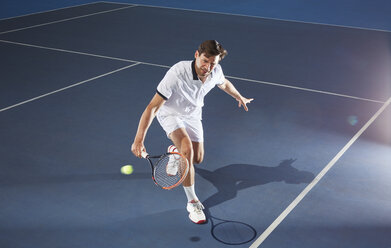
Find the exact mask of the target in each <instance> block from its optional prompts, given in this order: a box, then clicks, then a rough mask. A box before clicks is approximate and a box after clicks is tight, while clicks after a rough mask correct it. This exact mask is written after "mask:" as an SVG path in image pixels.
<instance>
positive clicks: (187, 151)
mask: <svg viewBox="0 0 391 248" xmlns="http://www.w3.org/2000/svg"><path fill="white" fill-rule="evenodd" d="M180 152H181V153H182V155H183V156H185V157H186V158H187V159H189V158H192V159H193V157H194V152H193V147H192V145H191V143H190V144H187V145H182V147H181V150H180ZM190 162H192V161H190Z"/></svg>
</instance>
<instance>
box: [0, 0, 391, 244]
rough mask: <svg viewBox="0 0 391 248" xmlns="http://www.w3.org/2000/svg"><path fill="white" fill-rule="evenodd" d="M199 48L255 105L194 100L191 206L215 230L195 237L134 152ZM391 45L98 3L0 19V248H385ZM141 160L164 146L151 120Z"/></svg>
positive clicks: (178, 204) (367, 35)
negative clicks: (163, 96)
mask: <svg viewBox="0 0 391 248" xmlns="http://www.w3.org/2000/svg"><path fill="white" fill-rule="evenodd" d="M206 39H216V40H218V41H220V42H221V43H222V44H223V46H224V47H225V48H226V49H227V50H228V53H229V54H228V56H227V58H225V59H224V60H223V61H222V62H221V65H222V67H223V70H224V73H225V75H226V77H227V78H228V79H229V80H230V81H231V82H233V84H234V85H235V86H236V88H237V89H238V90H239V91H240V92H241V93H242V95H243V96H245V97H250V98H255V100H254V101H253V102H252V103H251V104H249V105H248V107H249V112H245V111H243V109H239V108H238V107H237V103H236V101H235V100H234V99H232V98H231V97H230V96H228V95H226V94H225V93H224V92H222V91H221V90H219V89H218V88H216V89H214V90H212V91H211V92H210V93H209V94H208V95H207V97H206V98H205V107H204V109H203V124H204V131H205V150H206V153H205V159H204V162H203V163H202V164H200V165H196V173H197V175H196V190H197V194H198V196H199V197H200V199H201V200H202V201H203V203H204V205H205V207H206V208H207V209H206V212H207V213H208V215H211V216H213V217H214V218H213V221H209V222H208V223H207V224H204V225H195V224H193V223H191V222H190V221H189V220H188V217H187V212H186V209H185V205H186V198H185V194H184V192H183V190H182V189H181V188H177V189H174V190H171V191H164V190H161V189H159V188H158V187H156V186H155V185H154V184H153V183H152V180H151V178H150V168H149V165H148V164H147V163H146V161H143V160H141V159H138V158H136V157H134V156H133V155H132V154H131V152H130V144H131V143H132V141H133V138H134V135H135V132H136V130H137V125H138V120H139V117H140V115H141V113H142V111H143V110H144V108H145V107H146V105H147V104H148V103H149V101H150V99H151V98H152V96H153V95H154V94H155V91H156V86H157V84H158V83H159V81H160V80H161V78H162V77H163V76H164V74H165V72H166V71H167V69H168V68H169V67H170V66H171V65H173V64H175V63H176V62H178V61H180V60H192V59H193V56H194V52H195V50H196V48H197V46H198V45H199V43H200V42H202V41H203V40H206ZM390 44H391V33H389V32H383V31H375V30H367V29H358V28H347V27H337V26H327V25H318V24H310V23H299V22H291V21H282V20H272V19H263V18H254V17H246V16H237V15H228V14H213V13H208V12H201V11H188V10H179V9H170V8H157V7H148V6H137V5H129V4H120V3H109V2H98V3H92V4H87V5H81V6H75V7H72V8H65V9H59V10H55V11H51V12H43V13H39V14H35V15H28V16H22V17H18V18H10V19H4V20H0V51H1V55H2V56H1V57H2V59H1V62H0V63H1V67H0V72H1V76H0V77H1V83H0V140H1V149H0V163H1V164H0V166H1V170H0V199H1V205H0V246H1V247H13V248H14V247H84V248H85V247H94V248H96V247H250V246H251V247H266V248H267V247H279V248H282V247H290V248H291V247H300V248H310V247H318V248H319V247H344V248H346V247H355V248H357V247H384V248H389V247H391V236H390V235H389V234H390V232H391V214H390V209H391V193H390V191H389V188H390V187H391V170H390V165H391V129H390V126H391V107H390V101H391V71H390V68H391V52H390V49H391V47H390ZM145 145H146V147H147V150H148V151H149V153H154V154H159V153H162V152H164V151H165V149H166V147H167V146H168V145H170V141H169V140H168V139H167V137H166V136H165V134H164V132H163V130H162V129H161V127H160V126H159V124H158V123H157V121H156V120H155V121H154V122H153V124H152V126H151V127H150V129H149V132H148V136H147V139H146V142H145ZM126 164H132V165H133V166H134V169H135V171H134V173H133V174H131V175H127V176H126V175H122V174H121V173H120V167H121V166H123V165H126ZM218 219H220V220H225V221H226V222H224V224H218V223H220V222H221V221H219V220H218ZM212 226H215V232H214V233H213V234H212V232H211V228H212Z"/></svg>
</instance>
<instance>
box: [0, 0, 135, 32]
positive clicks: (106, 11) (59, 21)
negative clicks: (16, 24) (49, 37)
mask: <svg viewBox="0 0 391 248" xmlns="http://www.w3.org/2000/svg"><path fill="white" fill-rule="evenodd" d="M133 7H136V6H135V5H130V6H125V7H121V8H116V9H111V10H105V11H99V12H96V13H92V14H87V15H81V16H75V17H71V18H66V19H62V20H57V21H52V22H47V23H41V24H37V25H32V26H28V27H23V28H17V29H12V30H7V31H4V32H0V35H2V34H7V33H12V32H17V31H21V30H26V29H31V28H36V27H42V26H47V25H51V24H55V23H61V22H65V21H71V20H75V19H80V18H84V17H89V16H94V15H100V14H105V13H110V12H114V11H119V10H123V9H129V8H133Z"/></svg>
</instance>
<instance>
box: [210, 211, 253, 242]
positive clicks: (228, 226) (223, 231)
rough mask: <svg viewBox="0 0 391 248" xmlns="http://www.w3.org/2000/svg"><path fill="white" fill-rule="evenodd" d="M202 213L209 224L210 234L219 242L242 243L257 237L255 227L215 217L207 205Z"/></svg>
mask: <svg viewBox="0 0 391 248" xmlns="http://www.w3.org/2000/svg"><path fill="white" fill-rule="evenodd" d="M204 213H205V214H206V216H207V220H208V223H210V225H211V229H210V234H211V235H212V237H213V238H214V239H215V240H216V241H218V242H220V243H223V244H226V245H242V244H246V243H249V242H251V241H252V240H253V239H255V237H257V231H256V230H255V228H254V227H252V226H251V225H249V224H247V223H244V222H241V221H236V220H227V219H222V218H219V217H216V216H214V215H212V214H211V212H210V210H209V208H208V207H205V209H204Z"/></svg>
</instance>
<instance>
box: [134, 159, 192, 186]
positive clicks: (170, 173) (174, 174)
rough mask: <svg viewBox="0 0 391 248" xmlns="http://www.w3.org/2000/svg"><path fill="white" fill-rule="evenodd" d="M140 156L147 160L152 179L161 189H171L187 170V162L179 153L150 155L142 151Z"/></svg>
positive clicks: (180, 180) (182, 178) (183, 177)
mask: <svg viewBox="0 0 391 248" xmlns="http://www.w3.org/2000/svg"><path fill="white" fill-rule="evenodd" d="M141 156H142V157H143V158H145V159H147V160H148V162H149V164H150V165H151V169H152V180H153V181H154V182H155V184H156V185H158V186H160V187H161V188H162V189H172V188H175V187H176V186H178V185H180V184H181V183H182V182H183V180H185V178H186V175H187V173H188V172H189V162H188V161H187V159H186V157H185V156H183V155H182V154H180V153H177V152H168V153H164V154H162V155H158V156H151V155H149V154H148V153H146V152H142V153H141Z"/></svg>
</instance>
